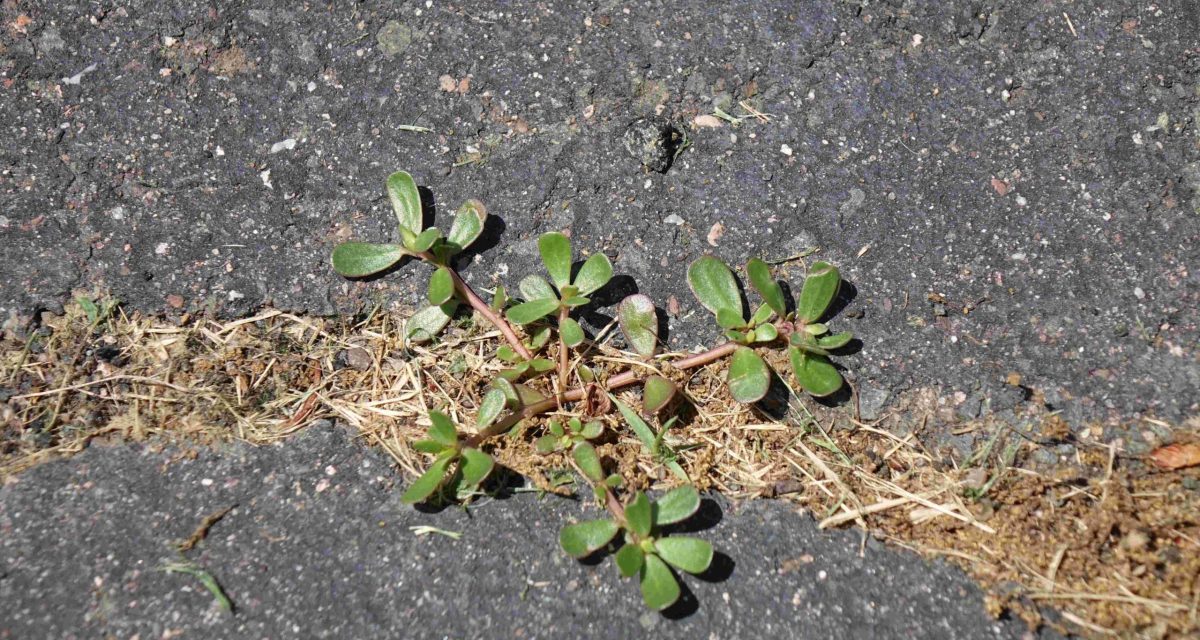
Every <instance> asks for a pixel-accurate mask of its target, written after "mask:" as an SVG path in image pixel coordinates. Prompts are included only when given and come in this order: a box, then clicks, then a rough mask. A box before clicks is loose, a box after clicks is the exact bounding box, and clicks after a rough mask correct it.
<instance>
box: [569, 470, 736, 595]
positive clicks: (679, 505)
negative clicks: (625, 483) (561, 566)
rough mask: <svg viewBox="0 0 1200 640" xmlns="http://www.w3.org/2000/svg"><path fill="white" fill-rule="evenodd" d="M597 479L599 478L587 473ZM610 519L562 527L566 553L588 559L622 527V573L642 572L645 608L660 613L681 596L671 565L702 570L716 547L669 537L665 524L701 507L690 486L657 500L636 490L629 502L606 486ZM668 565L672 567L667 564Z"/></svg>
mask: <svg viewBox="0 0 1200 640" xmlns="http://www.w3.org/2000/svg"><path fill="white" fill-rule="evenodd" d="M588 479H589V480H592V481H593V482H595V478H592V477H589V478H588ZM604 492H605V494H606V497H607V498H608V502H609V505H610V509H609V510H610V512H611V515H612V517H610V518H605V519H598V520H588V521H585V522H580V523H577V524H572V525H568V526H567V527H564V528H563V530H562V532H561V533H560V534H559V537H558V541H559V544H560V545H561V546H562V548H563V551H566V552H567V553H568V554H569V555H571V556H572V557H575V558H586V557H587V556H589V555H591V554H593V553H595V552H596V551H598V550H600V549H602V548H604V547H607V546H609V544H610V543H612V542H613V540H614V539H615V538H616V537H617V534H619V533H621V532H622V531H624V536H623V537H622V539H621V542H620V548H619V549H618V550H617V552H616V554H615V556H614V559H615V560H616V563H617V569H618V570H619V571H620V572H621V575H622V576H624V577H626V578H629V577H632V576H634V575H636V576H638V582H639V583H640V584H641V588H642V600H643V601H644V602H645V603H646V606H647V607H649V608H651V609H653V610H655V611H662V610H663V609H666V608H667V607H669V606H671V605H672V604H674V603H675V601H676V600H678V599H679V593H680V589H679V583H678V582H677V581H676V578H675V574H674V573H673V572H672V571H671V569H670V567H674V568H676V569H678V570H680V571H686V572H688V573H692V574H698V573H704V572H705V571H707V570H708V568H709V566H710V565H711V564H712V559H713V548H712V545H711V544H709V542H708V541H707V540H701V539H699V538H692V537H688V536H666V535H664V534H663V531H662V528H663V527H665V526H667V525H670V524H675V523H677V522H681V521H683V520H686V519H687V518H690V517H691V516H692V514H694V513H696V511H697V510H698V509H699V508H700V495H699V494H698V493H697V492H696V489H695V487H692V486H690V485H687V486H682V487H679V488H677V489H673V490H671V491H669V492H667V493H666V494H665V495H663V496H662V497H661V498H659V499H658V500H656V501H651V500H650V499H649V498H648V497H646V494H645V493H642V492H641V491H638V492H637V493H636V494H634V496H633V499H632V500H630V501H629V503H628V504H626V505H621V504H620V503H619V502H617V501H616V499H615V497H613V494H612V490H611V489H608V488H605V489H604ZM668 565H669V566H668Z"/></svg>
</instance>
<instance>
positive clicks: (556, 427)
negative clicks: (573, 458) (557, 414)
mask: <svg viewBox="0 0 1200 640" xmlns="http://www.w3.org/2000/svg"><path fill="white" fill-rule="evenodd" d="M547 428H548V429H549V430H550V433H551V434H553V435H556V436H558V437H560V438H561V437H562V436H563V435H566V433H567V432H566V430H565V429H563V426H562V423H561V422H559V421H558V420H551V421H550V424H549V425H548V426H547Z"/></svg>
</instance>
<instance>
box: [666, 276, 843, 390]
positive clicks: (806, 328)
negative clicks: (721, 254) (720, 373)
mask: <svg viewBox="0 0 1200 640" xmlns="http://www.w3.org/2000/svg"><path fill="white" fill-rule="evenodd" d="M746 274H747V275H748V276H749V280H750V284H751V285H752V286H753V287H754V289H755V290H756V291H758V293H759V295H760V296H762V299H763V304H762V305H761V306H759V307H758V309H756V310H755V312H754V314H753V315H751V316H750V317H749V318H747V317H746V316H745V314H744V312H743V306H742V296H741V292H740V291H739V290H738V287H737V280H736V279H735V278H734V275H733V271H732V270H730V269H729V267H728V266H726V264H725V263H724V262H721V261H720V260H719V259H717V258H714V257H712V256H704V257H702V258H699V259H697V260H696V261H695V262H693V263H692V264H691V266H690V267H688V285H689V286H690V287H691V289H692V292H693V293H694V294H695V295H696V298H697V299H698V300H699V301H700V304H701V305H703V306H704V308H706V309H708V310H709V311H710V312H712V314H713V315H714V316H715V317H716V319H717V324H718V325H720V327H721V329H722V330H723V331H724V335H725V337H726V338H727V339H728V340H729V341H730V342H732V343H734V344H736V345H738V346H737V347H736V348H735V349H734V351H733V356H732V358H731V359H730V363H729V370H728V372H727V376H726V382H727V383H728V385H729V391H730V393H731V394H732V395H733V397H734V399H735V400H737V401H738V402H743V403H753V402H757V401H759V400H761V399H762V398H763V396H765V395H766V393H767V390H768V389H769V388H770V385H771V371H770V368H769V367H767V364H766V362H765V361H764V360H763V359H762V357H761V356H760V355H758V353H757V352H755V351H754V349H753V348H752V347H753V346H754V345H758V344H768V343H772V342H775V341H776V340H777V339H778V338H780V337H785V338H786V339H787V343H788V355H789V358H790V361H791V365H792V373H793V375H795V377H796V381H797V382H799V383H800V386H801V387H802V388H803V389H804V390H805V391H807V392H809V393H810V394H812V395H814V396H826V395H829V394H831V393H833V392H835V391H837V390H838V389H839V388H841V386H842V375H841V373H839V372H838V370H837V369H836V368H835V367H834V366H833V364H832V363H830V362H829V358H828V356H829V353H830V351H832V350H835V349H839V348H841V347H844V346H846V344H848V343H849V342H850V340H851V339H852V338H853V335H852V334H851V333H849V332H844V333H838V334H829V335H827V334H828V331H829V329H828V327H826V326H825V325H824V324H821V323H819V322H818V321H819V320H820V319H821V318H822V316H824V315H825V313H826V312H827V311H828V309H829V306H830V305H831V304H832V303H833V300H834V298H835V297H836V296H837V291H838V287H839V285H840V284H841V274H839V273H838V270H837V268H836V267H834V266H833V265H831V264H829V263H827V262H817V263H815V264H814V265H813V266H812V268H811V269H810V270H809V273H808V277H807V278H805V281H804V286H803V288H802V289H801V291H800V299H799V300H798V301H797V303H796V310H795V311H793V312H788V310H787V306H786V300H785V298H784V295H783V288H782V287H780V285H779V283H778V282H776V281H775V279H774V277H773V276H772V275H771V268H770V266H769V265H768V264H767V263H766V262H764V261H762V260H760V259H758V258H754V259H751V260H750V261H749V262H748V263H747V264H746ZM772 320H773V321H772Z"/></svg>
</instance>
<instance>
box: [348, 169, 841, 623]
mask: <svg viewBox="0 0 1200 640" xmlns="http://www.w3.org/2000/svg"><path fill="white" fill-rule="evenodd" d="M387 193H388V198H389V200H390V202H391V205H392V208H393V210H394V211H395V214H396V220H397V223H398V236H399V243H384V244H376V243H366V242H347V243H343V244H341V245H338V246H337V247H336V248H335V249H334V251H333V256H332V262H333V267H334V269H335V270H336V271H337V272H338V273H339V274H342V275H344V276H346V277H352V278H361V277H367V276H372V275H375V274H379V273H381V272H384V271H386V270H388V269H390V268H392V267H393V266H395V265H396V264H397V263H399V262H400V261H402V260H403V259H405V258H413V259H417V260H421V261H423V262H426V263H428V264H429V265H431V267H432V268H433V272H432V274H431V276H430V280H429V285H428V288H427V298H428V300H427V301H428V305H427V306H425V307H423V308H421V309H420V310H418V311H417V312H416V313H415V314H413V316H412V317H410V318H409V320H408V322H407V323H406V324H405V327H404V338H405V340H406V341H407V342H420V341H428V340H431V339H433V338H434V337H435V336H436V335H437V334H438V333H439V332H441V331H442V330H443V329H444V328H445V327H446V325H447V324H448V323H449V320H450V318H451V317H452V316H453V314H454V313H455V312H456V311H457V310H458V308H459V306H460V305H462V304H466V305H467V306H469V307H470V308H471V309H472V310H473V311H474V312H475V313H478V314H479V315H480V316H481V317H482V318H484V319H485V320H486V321H488V322H489V323H490V324H492V325H493V326H495V327H496V329H498V330H499V331H500V334H501V335H502V336H503V337H504V340H505V342H506V344H504V345H502V346H501V347H499V348H498V349H497V351H496V357H497V359H498V360H500V361H502V362H504V363H506V368H505V369H504V370H503V371H501V372H500V374H499V375H498V376H497V377H496V378H495V379H494V380H492V382H491V383H490V385H489V386H488V388H487V390H486V392H485V393H484V396H483V398H482V399H481V401H480V402H479V407H478V410H477V416H476V420H475V428H474V431H473V433H461V434H460V433H459V430H458V429H456V428H455V426H454V424H453V423H452V422H451V421H450V419H449V418H448V417H447V416H446V415H445V414H443V413H441V412H438V411H434V412H431V413H430V415H429V419H430V423H431V426H430V429H429V437H428V438H427V439H424V440H419V441H417V442H415V443H413V447H414V449H416V450H417V451H419V452H421V453H425V454H428V455H430V456H433V461H432V463H431V464H430V466H429V468H428V469H427V470H426V471H425V472H424V474H422V475H421V476H420V478H418V479H417V480H416V481H414V482H413V483H412V485H410V487H409V489H408V490H407V491H406V492H405V493H404V495H403V499H404V501H406V502H410V503H415V502H422V501H425V500H430V499H442V498H449V499H455V498H457V497H459V496H462V495H470V492H473V491H476V490H478V489H479V488H480V487H481V485H482V484H483V483H484V482H486V480H487V478H488V476H489V474H490V473H491V472H492V470H493V468H494V466H495V465H494V462H493V461H492V459H491V457H490V456H489V455H488V454H487V453H486V451H485V448H486V445H487V444H488V441H489V440H491V439H494V438H498V437H501V436H504V435H505V434H510V433H511V434H518V435H519V434H523V433H526V430H524V429H516V430H514V429H512V427H513V426H514V425H518V423H521V422H522V421H524V420H527V419H530V418H534V417H536V416H538V415H540V414H544V413H547V412H549V411H552V410H558V411H560V412H566V411H570V410H571V409H570V407H572V406H574V412H575V415H570V416H569V417H567V418H566V421H565V425H564V423H563V421H562V420H560V419H554V420H551V421H549V422H548V424H547V426H546V428H545V431H544V432H543V435H541V436H540V437H539V438H538V439H537V440H536V442H535V448H536V449H537V450H538V451H540V452H542V453H546V454H552V453H554V452H557V451H566V450H568V449H569V450H570V458H571V462H572V465H573V466H574V467H575V469H576V470H577V471H578V472H579V473H580V475H582V476H583V477H584V479H585V480H586V481H587V482H588V483H589V484H590V485H591V487H592V492H593V494H594V496H595V498H596V500H597V503H598V504H599V505H600V506H602V507H603V508H605V509H606V510H607V511H608V512H609V516H610V517H609V518H608V519H604V520H593V521H588V522H584V523H579V524H574V525H570V526H568V527H566V528H565V529H563V531H562V535H561V536H560V543H561V546H562V547H563V549H564V550H565V551H567V552H568V553H569V554H571V555H572V556H576V557H583V556H587V555H590V554H592V553H594V552H597V551H599V550H601V549H604V548H610V547H611V548H612V549H613V550H614V551H615V555H614V558H615V560H616V564H617V567H618V569H619V570H620V572H621V574H622V575H624V576H626V577H631V576H633V575H637V576H638V579H639V583H640V585H641V589H642V596H643V599H644V600H645V602H646V604H647V606H649V607H650V608H652V609H655V610H661V609H663V608H665V607H668V606H670V605H671V604H672V603H674V602H675V601H676V600H677V598H678V597H679V592H680V589H679V585H678V583H677V582H676V580H675V576H674V574H673V573H672V571H671V569H670V568H669V567H674V568H676V569H678V570H681V571H685V572H689V573H703V572H704V571H705V570H707V568H708V566H709V564H710V562H711V560H712V555H713V550H712V546H711V545H710V544H709V543H708V542H706V541H703V540H699V539H695V538H686V537H679V536H664V535H663V530H662V527H664V526H667V525H670V524H673V523H676V522H679V521H680V520H683V519H686V518H687V517H690V516H691V515H692V514H693V513H695V511H696V510H697V509H698V507H699V503H700V498H699V495H698V494H697V493H696V490H695V488H693V487H692V486H691V485H690V484H684V485H682V486H680V487H677V488H675V489H673V490H671V491H669V492H668V493H666V494H665V495H663V496H662V497H661V498H659V499H658V500H657V501H651V500H650V498H649V497H647V496H646V494H644V493H642V492H640V491H638V492H635V493H633V494H632V495H631V496H630V495H626V498H625V500H624V501H623V500H622V499H621V497H620V495H619V494H621V492H622V487H623V485H624V479H623V478H622V477H621V476H620V475H618V474H609V475H605V473H604V470H603V465H602V463H601V460H600V457H599V455H598V454H597V451H596V448H595V447H594V446H593V444H592V442H593V441H594V442H600V441H601V440H604V439H606V438H607V437H608V436H607V434H606V432H605V429H604V426H603V423H602V422H601V421H600V420H598V419H596V418H597V417H598V414H600V413H604V412H606V411H608V410H610V408H611V407H612V405H615V406H616V408H617V410H618V411H619V413H620V414H621V417H622V419H623V422H624V424H625V425H626V426H628V428H629V430H630V431H632V432H633V435H634V436H635V437H636V438H637V439H638V440H639V441H640V442H641V443H642V445H643V447H644V448H645V450H646V452H647V454H648V455H649V457H650V458H651V459H653V460H654V462H655V463H657V464H660V465H662V466H663V467H665V468H666V469H668V470H670V471H671V473H672V474H673V475H674V476H676V478H677V479H678V480H680V481H682V482H684V483H688V482H689V480H688V477H687V474H686V472H685V471H684V469H683V467H682V466H681V465H680V464H679V463H678V460H677V452H678V451H680V450H683V449H684V448H685V446H686V445H684V446H680V447H678V448H675V447H672V446H670V445H668V444H667V442H665V438H664V436H665V434H666V432H667V430H668V429H669V428H670V427H671V425H672V424H674V423H675V422H676V421H677V419H678V416H667V417H665V418H664V417H663V415H664V414H669V413H672V412H674V411H675V410H676V409H675V407H677V406H678V404H679V403H678V402H676V401H675V400H676V399H677V398H678V397H681V396H680V393H679V389H678V388H677V386H676V384H675V383H674V382H672V381H671V380H670V379H669V378H667V377H665V376H662V375H658V374H654V373H648V371H653V367H631V368H629V369H626V370H624V371H620V372H618V373H615V374H613V375H610V376H608V377H607V378H605V379H603V380H601V379H599V378H598V376H597V375H596V373H595V372H594V371H593V370H592V369H591V368H589V367H587V366H586V365H585V364H584V363H583V362H576V363H575V364H574V365H573V364H572V352H573V350H578V352H579V354H580V358H581V359H585V356H584V354H586V353H588V352H589V349H586V348H580V347H581V346H583V345H585V343H586V342H587V340H588V337H587V334H586V333H585V332H584V330H583V327H582V326H581V325H580V324H579V322H578V321H577V320H576V319H575V318H574V317H572V313H573V312H574V311H575V310H577V309H579V308H580V307H583V306H585V305H588V304H590V303H591V298H590V297H589V296H591V295H592V294H594V293H595V292H597V291H599V290H600V289H601V288H603V287H604V286H605V285H606V284H608V282H609V281H610V280H611V279H612V276H613V268H612V263H611V262H610V261H609V259H608V257H607V256H605V255H604V254H602V253H594V254H592V255H591V256H590V257H588V258H587V259H586V260H584V261H583V262H582V263H581V264H580V265H579V266H578V267H577V268H574V269H573V267H574V263H573V262H572V250H571V242H570V239H569V238H568V237H567V236H566V235H565V234H562V233H557V232H551V233H546V234H543V235H542V236H541V237H540V238H539V239H538V253H539V255H540V257H541V261H542V264H543V265H544V266H545V269H546V273H547V274H548V275H549V276H550V279H549V280H546V279H545V278H544V277H542V276H539V275H530V276H527V277H526V278H524V279H522V280H521V281H520V284H519V286H518V290H519V291H520V295H521V298H522V300H520V301H512V300H510V299H509V297H508V295H507V293H506V291H505V290H504V288H503V287H497V290H496V292H495V295H494V296H493V300H492V303H491V304H488V303H486V302H484V301H483V300H482V299H481V298H480V297H479V295H478V294H476V293H475V291H474V290H472V288H471V287H470V285H468V284H467V283H466V281H465V280H463V278H462V277H461V276H460V275H459V274H458V272H457V271H456V270H455V268H454V264H453V261H454V257H455V256H456V255H458V254H460V253H461V252H463V251H464V250H465V249H467V248H468V247H470V246H471V244H472V243H474V242H475V241H476V240H477V239H478V238H479V237H480V235H481V234H482V233H483V229H484V226H485V225H486V223H487V211H486V208H485V207H484V205H483V204H482V203H480V202H479V201H477V200H468V201H467V202H466V203H464V204H463V205H462V206H461V207H459V208H458V210H457V211H456V213H455V216H454V220H453V222H452V224H451V227H450V230H449V232H448V233H446V234H443V233H442V232H441V231H440V230H439V229H438V228H437V227H429V228H425V226H424V219H423V215H422V213H423V212H422V208H421V198H420V193H419V191H418V190H417V186H416V182H415V181H414V180H413V178H412V176H410V175H409V174H407V173H405V172H402V171H401V172H396V173H394V174H392V175H391V176H390V177H389V178H388V180H387ZM745 271H746V276H747V279H748V280H749V282H750V284H751V286H752V287H753V289H754V290H755V291H756V292H757V293H758V294H759V296H760V297H761V298H762V303H761V304H760V305H759V306H758V307H756V308H755V309H754V311H753V313H750V314H748V315H747V312H746V310H747V306H746V304H745V301H744V300H743V298H742V294H741V291H740V290H739V288H738V284H737V279H736V277H735V276H734V273H733V271H732V270H731V269H730V268H729V267H728V265H726V264H725V263H724V262H722V261H720V260H719V259H717V258H715V257H712V256H704V257H701V258H699V259H697V260H695V261H694V262H692V263H691V265H690V266H689V267H688V271H687V280H688V285H689V286H690V288H691V289H692V292H693V293H694V294H695V296H696V298H697V300H699V302H700V304H701V305H702V306H704V308H706V309H707V310H708V311H710V312H711V313H712V314H713V317H714V318H715V320H716V322H717V325H718V326H719V327H720V329H721V331H722V335H723V336H724V337H725V339H726V342H724V343H722V344H720V345H717V346H716V347H713V348H711V349H709V350H708V351H705V352H702V353H697V354H692V355H689V356H685V357H679V358H672V359H669V360H668V363H669V364H668V365H667V366H668V368H669V369H673V370H676V371H680V370H687V369H693V368H697V367H701V366H704V365H707V364H711V363H713V362H717V361H719V360H722V359H724V358H729V363H728V367H727V370H726V383H727V385H728V388H729V391H730V395H731V396H732V397H733V398H734V399H735V400H737V401H738V402H742V403H755V402H758V401H759V400H761V399H762V398H763V397H764V396H765V395H766V393H767V391H768V390H769V388H770V386H771V377H772V375H773V373H772V371H771V369H770V367H769V365H768V364H767V361H766V360H765V359H764V358H763V357H762V355H761V353H760V352H761V351H763V350H769V349H786V352H787V358H786V359H787V361H788V362H789V363H790V365H791V370H792V371H791V375H792V377H793V378H794V379H795V381H796V382H797V383H798V384H799V386H800V387H801V388H803V389H804V390H805V391H807V392H808V393H810V394H812V395H814V396H826V395H829V394H832V393H834V392H836V391H837V390H838V389H840V388H841V387H842V384H843V381H842V376H841V373H840V372H839V371H838V369H837V368H836V367H835V366H834V365H833V364H832V362H830V360H829V355H830V354H831V352H834V351H836V350H837V349H840V348H842V347H845V346H846V345H847V344H848V343H849V342H850V340H851V339H852V336H851V334H850V333H848V332H844V333H836V334H833V333H830V332H829V329H828V327H827V326H826V325H825V324H823V323H822V322H821V320H822V319H823V318H824V316H825V315H826V314H827V313H828V312H829V309H830V306H831V305H832V303H833V301H834V300H835V299H836V297H837V293H838V288H839V286H840V284H841V275H840V274H839V273H838V270H837V268H836V267H834V266H833V265H830V264H828V263H826V262H817V263H815V264H813V265H812V267H811V268H810V269H809V271H808V275H807V277H806V278H805V281H804V284H803V285H802V287H801V289H800V295H799V298H798V299H797V300H796V303H795V305H794V307H789V306H788V304H787V302H788V301H787V298H786V297H785V295H784V293H783V288H782V287H781V286H780V284H779V283H778V282H777V281H776V280H775V279H774V276H773V275H772V273H771V268H770V265H768V264H767V263H766V262H764V261H762V260H760V259H757V258H755V259H752V260H750V261H749V262H748V263H747V264H746V267H745ZM616 315H617V321H618V322H617V324H618V326H619V327H620V331H621V334H622V335H623V336H624V338H625V342H626V344H627V345H628V346H629V348H631V349H632V350H633V351H635V352H636V353H637V354H638V355H639V356H641V357H642V358H643V359H646V360H647V361H648V360H649V359H651V358H655V353H656V351H657V348H658V316H657V312H656V309H655V305H654V303H653V301H652V300H650V298H648V297H646V296H645V295H641V294H634V295H631V296H628V297H626V298H625V299H623V300H622V301H621V302H620V303H619V304H618V305H617V308H616ZM517 327H520V328H521V329H522V330H523V331H524V334H525V335H524V336H522V335H521V333H519V332H518V329H517ZM546 350H550V351H553V353H547V354H545V355H542V353H543V351H546ZM659 358H660V359H661V358H663V356H659ZM646 364H649V362H647V363H646ZM544 373H554V374H555V375H554V376H553V377H552V378H553V385H552V387H553V389H552V390H549V393H550V394H551V395H550V396H547V395H546V394H544V393H543V392H542V391H539V389H538V386H539V384H538V383H537V382H536V381H535V378H536V377H537V376H539V375H541V374H544ZM572 373H575V374H576V379H577V380H578V381H579V383H580V384H579V386H574V387H572V386H570V380H571V374H572ZM639 383H640V384H641V385H642V405H641V406H642V410H643V415H645V416H646V417H648V418H650V419H651V421H661V422H659V423H660V424H661V425H662V427H661V428H659V429H658V431H657V432H656V431H655V430H654V429H652V428H651V427H650V424H649V422H647V420H646V419H644V418H643V416H642V415H639V414H638V413H637V412H636V411H634V410H633V409H632V408H631V407H629V406H628V405H627V404H625V403H624V402H621V401H620V400H618V399H617V398H616V397H615V396H613V395H612V392H614V391H616V390H618V389H621V388H624V387H628V386H631V385H634V384H639ZM547 386H548V385H547V384H546V383H542V384H541V387H542V388H546V387H547ZM621 532H624V535H623V537H621V538H620V540H619V541H618V542H617V543H615V544H614V540H616V539H617V537H618V534H620V533H621Z"/></svg>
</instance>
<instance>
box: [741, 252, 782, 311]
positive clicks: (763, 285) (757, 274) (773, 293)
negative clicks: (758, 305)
mask: <svg viewBox="0 0 1200 640" xmlns="http://www.w3.org/2000/svg"><path fill="white" fill-rule="evenodd" d="M746 274H747V275H749V276H750V284H752V285H754V289H755V290H756V291H758V295H760V296H762V299H763V302H766V303H767V305H769V306H770V307H771V310H772V311H774V312H775V313H776V314H778V315H779V317H781V318H782V317H783V316H784V315H785V314H786V313H787V306H786V305H785V303H784V299H783V288H782V287H780V286H779V283H778V282H776V281H775V278H773V277H771V267H770V265H768V264H767V263H766V262H763V261H762V260H759V259H758V258H751V259H750V262H747V263H746Z"/></svg>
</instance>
